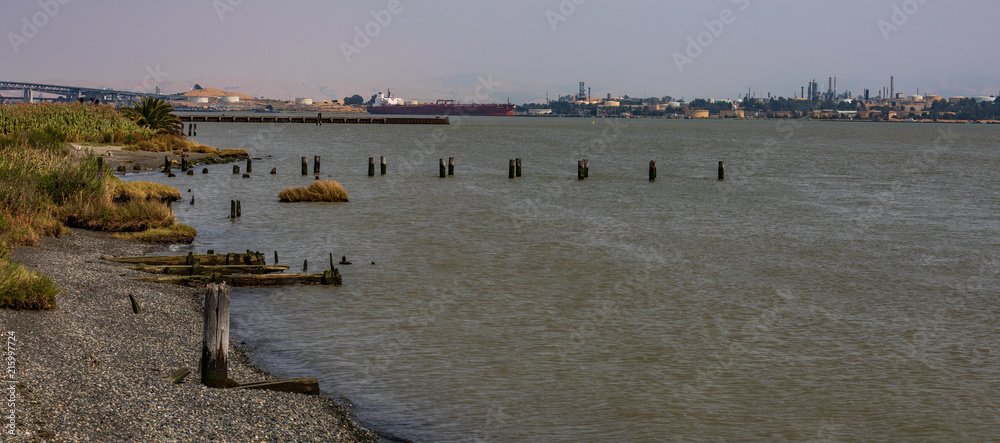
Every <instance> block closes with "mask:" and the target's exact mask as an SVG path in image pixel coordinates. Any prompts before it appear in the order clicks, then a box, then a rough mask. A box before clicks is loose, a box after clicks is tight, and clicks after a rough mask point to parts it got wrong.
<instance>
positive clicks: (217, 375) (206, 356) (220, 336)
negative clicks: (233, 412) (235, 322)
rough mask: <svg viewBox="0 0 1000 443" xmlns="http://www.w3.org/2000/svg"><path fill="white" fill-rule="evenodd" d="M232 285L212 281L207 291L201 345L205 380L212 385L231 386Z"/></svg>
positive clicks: (208, 384) (203, 377)
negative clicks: (230, 312) (230, 332)
mask: <svg viewBox="0 0 1000 443" xmlns="http://www.w3.org/2000/svg"><path fill="white" fill-rule="evenodd" d="M228 355H229V286H226V284H225V283H222V284H209V285H208V290H207V292H206V293H205V329H204V339H203V341H202V345H201V382H202V383H203V384H204V385H205V386H209V387H212V388H227V387H230V386H232V385H234V384H235V383H234V382H233V381H232V380H230V379H229V366H228V363H227V356H228Z"/></svg>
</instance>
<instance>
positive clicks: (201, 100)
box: [188, 97, 208, 103]
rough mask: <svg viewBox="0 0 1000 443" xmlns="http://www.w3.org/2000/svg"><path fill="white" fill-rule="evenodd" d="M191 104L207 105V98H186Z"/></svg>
mask: <svg viewBox="0 0 1000 443" xmlns="http://www.w3.org/2000/svg"><path fill="white" fill-rule="evenodd" d="M188 101H189V102H191V103H208V97H188Z"/></svg>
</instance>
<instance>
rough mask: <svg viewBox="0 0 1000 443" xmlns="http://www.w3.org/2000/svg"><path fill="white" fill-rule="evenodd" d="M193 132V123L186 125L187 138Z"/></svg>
mask: <svg viewBox="0 0 1000 443" xmlns="http://www.w3.org/2000/svg"><path fill="white" fill-rule="evenodd" d="M193 130H194V123H188V137H190V136H191V131H193Z"/></svg>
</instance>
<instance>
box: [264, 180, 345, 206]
mask: <svg viewBox="0 0 1000 443" xmlns="http://www.w3.org/2000/svg"><path fill="white" fill-rule="evenodd" d="M278 200H279V201H283V202H346V201H348V200H347V191H345V190H344V187H343V186H340V183H337V182H335V181H333V180H317V181H314V182H312V184H311V185H309V187H308V188H287V189H284V190H282V191H281V192H280V193H278Z"/></svg>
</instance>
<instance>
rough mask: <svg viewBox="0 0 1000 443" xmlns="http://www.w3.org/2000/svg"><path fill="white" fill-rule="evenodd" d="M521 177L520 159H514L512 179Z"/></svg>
mask: <svg viewBox="0 0 1000 443" xmlns="http://www.w3.org/2000/svg"><path fill="white" fill-rule="evenodd" d="M520 176H521V159H519V158H516V159H514V177H520Z"/></svg>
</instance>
